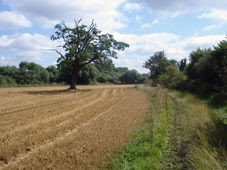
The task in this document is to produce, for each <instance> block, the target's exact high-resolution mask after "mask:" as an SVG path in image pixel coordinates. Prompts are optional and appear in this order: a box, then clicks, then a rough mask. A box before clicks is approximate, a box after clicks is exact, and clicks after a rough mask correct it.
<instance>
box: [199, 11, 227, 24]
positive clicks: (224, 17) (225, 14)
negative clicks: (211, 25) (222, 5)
mask: <svg viewBox="0 0 227 170" xmlns="http://www.w3.org/2000/svg"><path fill="white" fill-rule="evenodd" d="M198 18H200V19H204V18H205V19H213V20H219V21H222V22H225V23H226V22H227V10H217V9H213V10H211V11H210V12H208V13H203V14H202V15H200V16H198Z"/></svg>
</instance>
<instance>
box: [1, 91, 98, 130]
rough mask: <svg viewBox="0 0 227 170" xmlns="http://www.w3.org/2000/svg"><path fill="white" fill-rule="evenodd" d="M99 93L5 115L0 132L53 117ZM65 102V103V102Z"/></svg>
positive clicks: (95, 96)
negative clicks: (15, 114)
mask: <svg viewBox="0 0 227 170" xmlns="http://www.w3.org/2000/svg"><path fill="white" fill-rule="evenodd" d="M98 95H99V93H88V94H87V95H86V96H83V97H82V98H81V99H77V100H75V99H73V100H71V99H70V100H66V101H59V102H58V103H55V104H53V105H51V106H49V107H41V108H40V109H35V110H30V111H29V110H28V111H26V112H25V113H20V112H19V113H18V114H17V116H15V117H14V116H9V115H8V116H7V117H6V118H5V119H1V121H0V126H4V127H5V128H4V129H0V132H1V133H3V132H7V133H8V132H9V131H12V130H14V129H17V128H18V127H19V128H20V127H21V126H22V127H23V126H26V125H27V124H33V123H34V122H37V121H40V120H44V119H48V117H53V116H56V115H58V114H61V113H62V112H63V111H66V110H69V111H70V110H72V109H73V108H74V107H75V106H80V105H82V104H83V103H86V102H87V101H89V100H93V99H95V98H97V97H98ZM65 103H66V104H65ZM18 115H20V116H18Z"/></svg>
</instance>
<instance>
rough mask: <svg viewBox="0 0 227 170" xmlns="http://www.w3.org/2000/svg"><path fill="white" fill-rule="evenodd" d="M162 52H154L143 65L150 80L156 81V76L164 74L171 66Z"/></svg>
mask: <svg viewBox="0 0 227 170" xmlns="http://www.w3.org/2000/svg"><path fill="white" fill-rule="evenodd" d="M171 63H172V62H170V61H169V60H168V59H167V58H166V57H165V54H164V52H163V51H159V52H155V53H154V55H153V56H151V57H150V58H149V59H148V60H147V61H146V62H145V64H144V67H145V68H147V69H149V70H150V78H151V79H153V80H157V78H158V76H159V75H161V74H163V73H165V72H166V68H167V67H168V66H169V65H171Z"/></svg>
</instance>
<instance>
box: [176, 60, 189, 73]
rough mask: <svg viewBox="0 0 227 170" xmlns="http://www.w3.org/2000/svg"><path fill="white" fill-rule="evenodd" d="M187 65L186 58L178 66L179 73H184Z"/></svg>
mask: <svg viewBox="0 0 227 170" xmlns="http://www.w3.org/2000/svg"><path fill="white" fill-rule="evenodd" d="M186 65H187V59H186V58H184V59H182V60H181V61H180V62H177V66H178V69H179V71H184V69H185V67H186Z"/></svg>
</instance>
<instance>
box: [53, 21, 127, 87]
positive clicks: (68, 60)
mask: <svg viewBox="0 0 227 170" xmlns="http://www.w3.org/2000/svg"><path fill="white" fill-rule="evenodd" d="M55 29H56V30H57V31H56V32H55V34H54V35H52V36H51V40H53V41H54V40H58V39H61V40H63V42H64V44H63V45H62V46H61V47H62V48H63V49H64V50H65V53H64V54H62V53H61V52H59V51H58V50H55V51H56V52H57V53H58V54H59V55H60V57H59V59H58V61H57V62H58V64H59V65H61V64H63V65H65V66H66V67H68V68H69V70H70V73H71V75H70V77H71V80H70V89H76V80H77V76H78V74H79V72H80V70H81V69H82V68H83V67H84V66H85V65H87V64H90V63H97V64H100V63H101V64H105V63H110V60H111V57H113V58H117V51H118V50H124V49H125V48H126V47H129V45H128V44H126V43H124V42H118V41H116V40H115V39H114V38H113V35H111V34H108V33H107V34H101V31H100V30H98V29H97V26H96V24H95V23H94V22H93V21H92V23H91V24H90V25H89V26H87V25H84V24H81V20H79V21H75V26H74V28H69V27H67V26H66V24H65V23H64V22H62V23H61V24H57V25H56V26H55Z"/></svg>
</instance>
